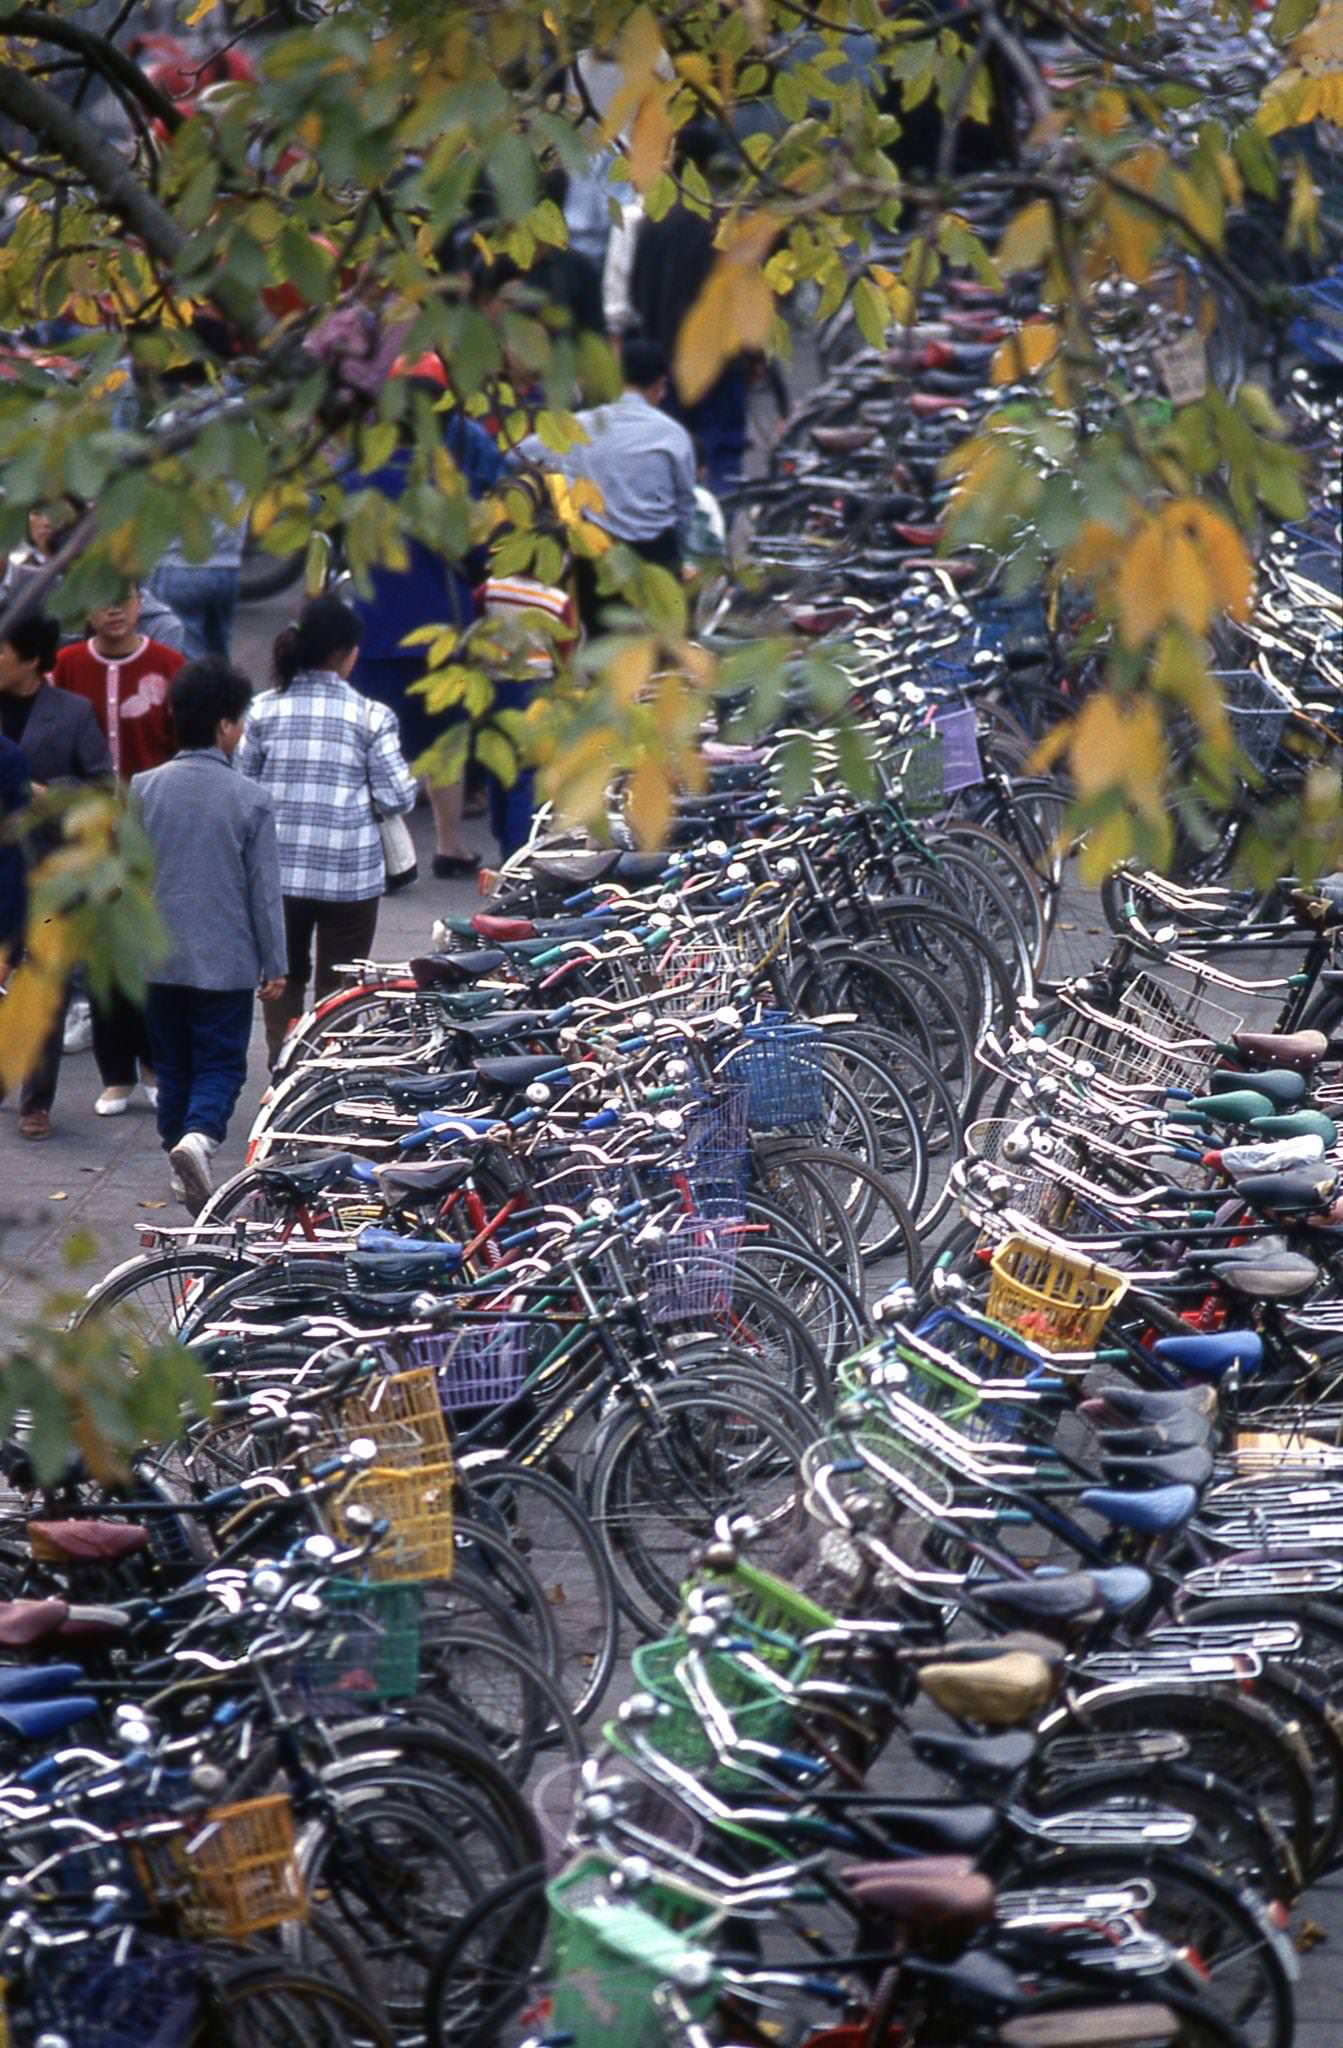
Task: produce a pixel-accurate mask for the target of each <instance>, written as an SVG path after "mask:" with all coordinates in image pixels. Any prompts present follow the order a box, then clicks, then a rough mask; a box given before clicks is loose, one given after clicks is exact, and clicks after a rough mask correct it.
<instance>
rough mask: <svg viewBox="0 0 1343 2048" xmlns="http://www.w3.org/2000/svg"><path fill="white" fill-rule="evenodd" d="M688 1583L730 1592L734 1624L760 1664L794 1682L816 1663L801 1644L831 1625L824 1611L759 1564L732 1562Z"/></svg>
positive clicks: (829, 1617)
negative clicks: (719, 1569)
mask: <svg viewBox="0 0 1343 2048" xmlns="http://www.w3.org/2000/svg"><path fill="white" fill-rule="evenodd" d="M694 1583H695V1584H697V1585H700V1586H703V1587H706V1588H708V1589H711V1590H714V1591H717V1590H718V1589H719V1588H720V1587H721V1588H722V1590H723V1591H724V1592H726V1593H730V1594H731V1596H732V1606H733V1613H734V1623H735V1624H737V1625H739V1626H740V1630H741V1633H742V1635H743V1636H745V1637H747V1638H748V1639H749V1641H750V1644H751V1648H752V1649H753V1650H754V1651H755V1653H756V1655H757V1656H758V1657H759V1658H760V1660H761V1662H762V1663H764V1664H772V1665H774V1666H775V1667H776V1668H777V1669H778V1670H781V1671H786V1672H787V1673H788V1676H789V1677H790V1678H791V1679H793V1680H794V1681H797V1680H799V1679H802V1678H805V1677H806V1676H807V1675H808V1674H809V1672H810V1671H811V1669H812V1667H813V1665H814V1663H815V1661H816V1660H815V1656H814V1655H813V1654H812V1653H809V1652H806V1651H804V1650H803V1648H802V1640H801V1639H802V1638H803V1637H804V1636H810V1635H815V1634H816V1633H817V1631H818V1630H819V1629H826V1628H833V1627H834V1626H835V1616H834V1615H833V1614H832V1613H831V1612H830V1610H829V1608H827V1607H821V1606H818V1604H817V1603H816V1601H814V1600H809V1599H808V1598H807V1596H806V1594H805V1593H799V1592H798V1590H797V1588H796V1587H795V1586H790V1585H789V1583H788V1581H787V1580H786V1579H780V1578H776V1577H775V1575H774V1573H773V1572H766V1571H762V1570H761V1569H760V1567H759V1565H754V1564H747V1563H744V1562H738V1563H737V1564H735V1565H734V1566H733V1567H732V1569H731V1570H730V1571H725V1572H718V1571H715V1572H705V1573H704V1574H703V1575H702V1576H701V1577H700V1578H699V1579H698V1580H696V1581H694Z"/></svg>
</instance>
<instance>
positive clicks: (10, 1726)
mask: <svg viewBox="0 0 1343 2048" xmlns="http://www.w3.org/2000/svg"><path fill="white" fill-rule="evenodd" d="M97 1711H98V1702H97V1700H91V1699H87V1698H85V1697H84V1696H83V1695H82V1694H74V1695H72V1696H71V1697H69V1698H67V1699H59V1700H16V1701H15V1702H14V1703H13V1704H12V1705H9V1704H6V1705H0V1729H3V1731H4V1733H5V1734H6V1735H12V1736H14V1737H15V1739H16V1740H17V1741H19V1742H42V1741H44V1740H45V1739H46V1737H47V1736H49V1735H59V1734H61V1732H62V1731H63V1730H64V1729H66V1728H69V1727H72V1726H73V1725H74V1723H75V1722H76V1721H86V1720H87V1719H88V1717H89V1715H90V1714H96V1713H97Z"/></svg>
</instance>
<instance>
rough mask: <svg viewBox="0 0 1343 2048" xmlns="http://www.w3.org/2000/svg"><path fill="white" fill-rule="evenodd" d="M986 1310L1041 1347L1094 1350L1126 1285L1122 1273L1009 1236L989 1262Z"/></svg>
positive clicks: (1004, 1324)
mask: <svg viewBox="0 0 1343 2048" xmlns="http://www.w3.org/2000/svg"><path fill="white" fill-rule="evenodd" d="M989 1269H990V1274H991V1278H990V1281H989V1295H988V1301H987V1303H986V1304H985V1311H984V1312H985V1314H986V1315H987V1316H988V1317H989V1318H990V1319H991V1320H992V1321H993V1322H995V1323H1001V1324H1002V1325H1003V1326H1004V1328H1006V1329H1009V1330H1014V1331H1015V1332H1016V1334H1017V1335H1018V1336H1020V1337H1024V1338H1025V1339H1026V1341H1027V1343H1029V1344H1034V1345H1036V1346H1037V1348H1038V1349H1039V1350H1041V1351H1092V1350H1094V1349H1095V1347H1096V1343H1097V1341H1098V1339H1099V1337H1100V1334H1101V1331H1102V1330H1103V1329H1104V1328H1105V1324H1106V1319H1107V1318H1108V1316H1109V1315H1110V1313H1111V1311H1112V1310H1113V1309H1114V1308H1116V1307H1117V1306H1118V1304H1119V1303H1120V1302H1121V1301H1122V1300H1123V1298H1124V1294H1125V1292H1126V1290H1127V1288H1128V1281H1127V1279H1126V1277H1125V1276H1124V1274H1122V1273H1118V1272H1116V1271H1115V1269H1114V1268H1113V1267H1112V1266H1098V1265H1096V1264H1094V1263H1093V1261H1092V1260H1090V1259H1084V1258H1080V1257H1078V1255H1077V1254H1076V1253H1074V1252H1064V1251H1059V1250H1057V1249H1056V1248H1055V1247H1054V1246H1053V1245H1048V1244H1039V1243H1037V1242H1036V1241H1035V1240H1034V1239H1033V1238H1029V1237H1006V1238H1004V1239H1003V1241H1002V1243H1001V1244H1000V1245H999V1246H998V1247H997V1249H996V1251H995V1252H994V1254H993V1257H992V1259H991V1260H990V1261H989Z"/></svg>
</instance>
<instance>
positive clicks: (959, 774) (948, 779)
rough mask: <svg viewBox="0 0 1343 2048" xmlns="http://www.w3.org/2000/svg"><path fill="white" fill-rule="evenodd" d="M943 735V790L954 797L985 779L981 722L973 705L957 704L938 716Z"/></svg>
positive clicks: (940, 712) (939, 728) (938, 725)
mask: <svg viewBox="0 0 1343 2048" xmlns="http://www.w3.org/2000/svg"><path fill="white" fill-rule="evenodd" d="M937 729H938V731H939V732H940V733H941V735H942V791H943V794H944V795H945V796H953V795H954V794H955V792H956V791H957V790H958V789H973V788H974V786H975V784H976V783H978V782H982V781H983V780H984V764H983V762H982V761H981V760H980V758H979V721H978V719H977V718H976V716H975V713H974V711H973V710H972V709H971V708H970V706H969V705H959V704H957V705H953V706H951V707H950V708H949V709H947V710H944V711H939V712H938V713H937Z"/></svg>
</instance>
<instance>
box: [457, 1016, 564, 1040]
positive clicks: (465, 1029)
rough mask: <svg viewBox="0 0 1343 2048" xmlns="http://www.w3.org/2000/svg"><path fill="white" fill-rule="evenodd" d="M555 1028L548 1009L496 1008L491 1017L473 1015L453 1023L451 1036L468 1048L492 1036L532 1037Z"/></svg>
mask: <svg viewBox="0 0 1343 2048" xmlns="http://www.w3.org/2000/svg"><path fill="white" fill-rule="evenodd" d="M554 1028H555V1026H554V1024H553V1022H552V1020H551V1013H550V1011H549V1010H498V1011H496V1013H495V1014H494V1016H492V1017H474V1018H472V1019H471V1020H470V1021H469V1022H463V1023H460V1024H454V1025H453V1027H452V1031H453V1036H454V1038H457V1039H459V1040H460V1041H461V1043H462V1044H463V1045H464V1046H467V1047H468V1048H470V1047H474V1046H478V1045H484V1044H487V1043H488V1041H489V1040H490V1039H492V1038H520V1037H526V1038H534V1037H536V1036H537V1035H538V1034H540V1033H543V1032H546V1031H553V1030H554Z"/></svg>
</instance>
